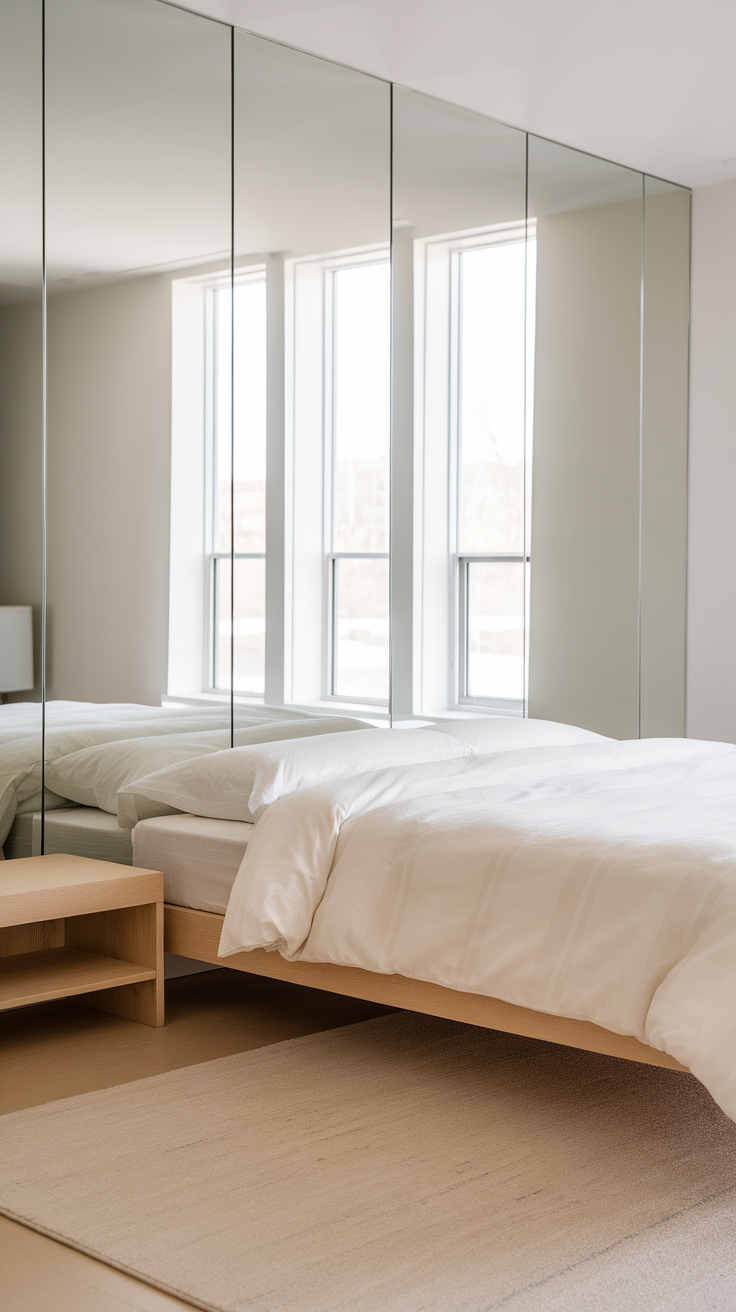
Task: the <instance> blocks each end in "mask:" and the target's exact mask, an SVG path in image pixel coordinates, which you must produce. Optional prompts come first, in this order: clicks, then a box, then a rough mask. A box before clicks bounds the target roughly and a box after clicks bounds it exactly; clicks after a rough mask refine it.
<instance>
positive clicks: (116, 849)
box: [19, 806, 133, 866]
mask: <svg viewBox="0 0 736 1312" xmlns="http://www.w3.org/2000/svg"><path fill="white" fill-rule="evenodd" d="M19 818H20V819H22V817H19ZM40 851H41V812H40V811H37V812H36V814H35V815H34V816H33V855H34V856H38V855H39V853H40ZM44 851H45V852H68V853H69V855H70V856H88V857H92V858H93V859H94V860H96V861H116V862H117V863H118V864H119V865H123V866H130V865H132V864H133V852H132V847H131V842H130V833H129V832H128V831H127V830H125V829H121V828H120V825H119V824H118V821H117V816H114V815H109V814H108V813H107V811H99V810H98V809H97V807H96V806H70V807H62V808H60V809H58V810H54V811H47V812H46V817H45V823H44Z"/></svg>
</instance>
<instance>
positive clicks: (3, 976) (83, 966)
mask: <svg viewBox="0 0 736 1312" xmlns="http://www.w3.org/2000/svg"><path fill="white" fill-rule="evenodd" d="M153 974H154V972H153V970H152V969H151V968H150V967H145V966H138V965H135V964H134V963H133V962H130V961H113V960H112V959H111V958H110V957H103V956H100V955H99V954H97V953H95V952H80V951H78V950H77V949H76V948H67V947H63V948H49V949H48V950H47V951H45V952H25V953H16V954H14V955H13V956H10V957H3V958H2V959H1V960H0V1011H6V1010H8V1009H9V1008H10V1007H26V1006H29V1005H30V1004H31V1003H34V1002H49V1001H50V1000H51V999H52V998H67V997H72V996H75V995H76V994H79V993H90V992H92V991H93V990H94V989H99V988H100V986H108V987H113V988H117V987H119V986H121V985H134V984H135V983H137V982H140V981H143V980H151V981H152V982H153V983H155V979H152V977H153Z"/></svg>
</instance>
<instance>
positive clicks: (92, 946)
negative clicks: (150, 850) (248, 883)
mask: <svg viewBox="0 0 736 1312" xmlns="http://www.w3.org/2000/svg"><path fill="white" fill-rule="evenodd" d="M64 948H66V949H69V952H67V953H66V955H64V952H63V949H64ZM34 949H56V950H57V956H56V957H53V956H49V953H48V952H42V953H41V954H40V955H39V959H38V961H37V965H36V969H35V975H34V967H33V963H32V960H31V954H32V952H33V950H34ZM75 951H76V953H77V958H78V961H79V962H83V961H84V960H85V959H87V962H86V967H87V968H86V971H85V972H83V973H82V975H81V976H80V975H79V972H78V971H77V972H75V970H74V969H73V968H72V964H71V963H72V962H73V961H74V960H76V959H77V958H74V957H73V956H72V955H70V953H74V952H75ZM59 953H61V955H59ZM90 954H92V957H94V959H96V960H97V961H98V962H101V961H103V960H104V961H109V962H112V963H113V966H114V963H120V968H119V969H117V968H113V967H111V968H109V969H106V970H105V969H98V970H97V973H96V975H95V974H94V972H93V971H92V970H91V967H90V960H91V959H92V958H90ZM26 957H28V959H26ZM3 962H5V963H6V965H5V968H4V971H3V973H2V976H1V978H2V981H3V983H2V991H0V999H2V1000H1V1001H0V1006H2V1007H5V1008H9V1007H13V1006H24V1005H27V1004H28V1003H29V1002H40V1001H46V1000H48V999H50V998H59V997H65V996H72V995H74V996H76V995H80V994H84V995H85V1003H86V1005H88V1006H91V1007H98V1008H99V1009H100V1010H102V1011H111V1012H113V1013H114V1014H115V1015H117V1016H124V1017H126V1018H127V1019H129V1020H136V1021H140V1022H141V1023H142V1024H144V1025H155V1026H160V1025H163V1023H164V978H163V875H162V874H161V873H160V872H159V871H156V870H131V869H130V867H128V866H124V865H117V864H116V863H114V862H109V861H95V860H92V859H90V858H88V857H79V856H69V855H66V854H50V855H48V856H40V857H22V858H19V859H18V860H16V861H9V862H5V863H4V869H3V872H2V880H1V881H0V965H2V963H3ZM8 962H10V964H7V963H8ZM54 962H55V963H56V964H57V965H58V976H57V977H55V976H54Z"/></svg>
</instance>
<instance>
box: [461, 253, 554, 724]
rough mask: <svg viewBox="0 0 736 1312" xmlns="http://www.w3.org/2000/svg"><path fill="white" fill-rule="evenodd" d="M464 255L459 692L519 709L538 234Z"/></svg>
mask: <svg viewBox="0 0 736 1312" xmlns="http://www.w3.org/2000/svg"><path fill="white" fill-rule="evenodd" d="M479 241H480V239H478V238H476V239H475V241H474V242H473V243H470V244H467V245H465V244H464V245H462V246H461V247H460V249H459V251H458V252H457V254H456V257H455V259H456V265H455V271H454V272H455V281H456V299H455V304H456V310H455V316H456V324H455V332H454V337H455V341H456V362H455V367H456V371H457V557H458V571H459V589H458V593H459V598H458V599H459V611H460V615H459V626H458V627H459V637H460V647H461V651H460V662H459V666H460V681H459V689H458V692H459V698H460V701H464V700H473V701H475V700H478V701H483V702H491V703H493V702H495V703H496V704H501V705H502V706H504V707H506V708H507V709H511V708H512V707H513V706H515V705H516V706H518V709H519V710H521V708H522V707H523V701H524V697H525V633H526V592H527V587H526V576H527V571H528V564H529V553H528V548H527V542H528V494H527V486H526V469H527V452H526V445H527V434H529V433H531V429H532V414H531V410H532V402H533V385H532V380H533V372H534V371H533V340H534V286H535V277H534V274H535V253H536V246H535V242H534V241H533V240H529V241H525V240H524V239H523V238H522V239H521V240H518V239H517V240H514V241H493V242H492V243H491V244H488V243H487V239H486V242H485V243H484V244H483V243H481V244H475V243H477V242H479Z"/></svg>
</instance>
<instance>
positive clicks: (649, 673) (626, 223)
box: [529, 180, 690, 738]
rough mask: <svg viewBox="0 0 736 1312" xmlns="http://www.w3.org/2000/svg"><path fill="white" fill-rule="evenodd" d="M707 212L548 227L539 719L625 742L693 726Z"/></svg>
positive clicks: (538, 409)
mask: <svg viewBox="0 0 736 1312" xmlns="http://www.w3.org/2000/svg"><path fill="white" fill-rule="evenodd" d="M650 187H651V189H652V190H651V194H650V190H649V189H650ZM689 209H690V198H689V195H688V193H687V192H683V191H681V190H672V189H666V190H665V189H663V187H662V184H658V183H656V182H651V181H649V180H648V182H647V195H646V205H645V224H644V243H643V247H642V206H641V203H640V202H639V201H627V202H623V203H619V204H614V205H606V206H599V207H596V208H595V209H587V210H578V211H574V212H572V213H567V214H560V215H555V216H553V217H551V218H545V219H540V220H539V222H538V229H537V232H538V284H537V285H538V291H537V337H536V351H537V359H536V378H535V416H534V456H533V506H532V569H531V621H530V628H531V638H530V676H529V713H530V715H539V716H543V717H546V718H550V719H555V720H564V721H568V722H570V723H572V724H581V725H584V726H585V727H586V728H589V729H594V730H597V731H598V732H600V733H606V734H610V735H611V736H612V737H616V738H628V737H631V738H634V737H639V736H641V737H645V738H646V737H660V736H661V737H678V736H682V735H683V733H684V732H685V608H686V607H685V601H686V587H685V584H686V578H685V571H686V550H687V362H688V295H689V269H688V254H689ZM642 251H643V264H642ZM642 271H643V274H644V282H643V301H642ZM642 306H643V342H642V346H643V349H642V351H641V355H640V323H641V322H642V320H641V309H642ZM640 379H641V386H640ZM640 400H641V414H640ZM640 426H641V469H640ZM640 496H641V502H640Z"/></svg>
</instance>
